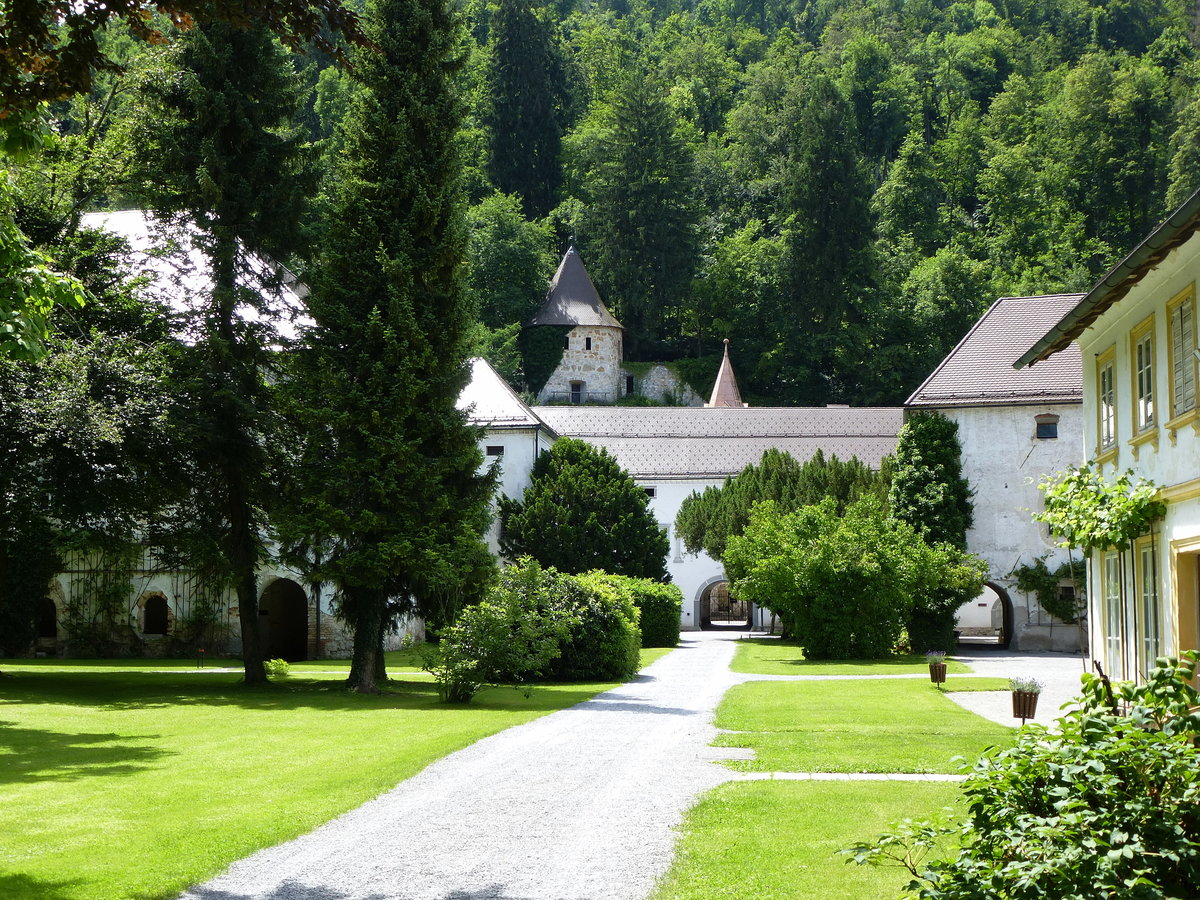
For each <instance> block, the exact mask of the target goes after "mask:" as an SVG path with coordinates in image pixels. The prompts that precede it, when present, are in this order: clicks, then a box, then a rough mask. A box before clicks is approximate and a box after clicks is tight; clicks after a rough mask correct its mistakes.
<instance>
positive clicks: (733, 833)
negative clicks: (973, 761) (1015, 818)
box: [652, 781, 958, 900]
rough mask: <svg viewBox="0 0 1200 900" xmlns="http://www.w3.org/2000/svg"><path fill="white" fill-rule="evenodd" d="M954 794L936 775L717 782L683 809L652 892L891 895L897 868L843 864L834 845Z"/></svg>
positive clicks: (668, 898)
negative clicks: (669, 859) (668, 861)
mask: <svg viewBox="0 0 1200 900" xmlns="http://www.w3.org/2000/svg"><path fill="white" fill-rule="evenodd" d="M957 798H958V791H957V786H956V785H953V784H945V783H912V782H818V781H759V782H751V783H742V784H727V785H724V786H723V787H720V788H717V789H716V790H715V791H712V792H710V793H709V794H707V795H706V796H705V798H704V799H703V800H702V801H701V802H700V803H699V804H698V805H697V806H695V807H694V808H693V809H692V810H691V812H689V813H688V816H687V821H686V822H685V824H684V834H683V836H682V837H681V839H680V842H679V844H678V848H677V851H676V856H675V862H674V865H673V866H672V867H671V870H670V871H669V872H668V873H667V875H666V876H665V877H664V879H663V880H662V881H661V882H660V884H659V886H658V888H657V889H656V891H655V892H654V894H653V895H652V900H884V898H887V900H894V898H896V897H898V896H900V894H901V892H902V890H903V888H904V886H905V885H906V884H907V883H908V881H909V876H908V873H907V872H906V871H904V870H902V869H898V868H876V867H873V866H858V865H854V864H847V862H846V859H847V858H846V857H844V856H840V855H838V851H839V850H842V849H844V848H846V847H849V846H851V845H852V844H854V843H856V842H859V841H870V840H874V839H875V838H876V837H877V836H878V835H879V834H880V833H881V832H883V831H885V830H887V828H888V826H889V825H891V824H892V823H893V822H895V821H897V820H899V819H903V818H905V817H908V816H912V815H914V814H918V815H920V814H925V813H932V812H934V811H936V810H938V809H941V808H942V807H944V806H950V805H953V804H954V803H955V802H956V801H957Z"/></svg>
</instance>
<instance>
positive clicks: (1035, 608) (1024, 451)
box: [941, 403, 1083, 650]
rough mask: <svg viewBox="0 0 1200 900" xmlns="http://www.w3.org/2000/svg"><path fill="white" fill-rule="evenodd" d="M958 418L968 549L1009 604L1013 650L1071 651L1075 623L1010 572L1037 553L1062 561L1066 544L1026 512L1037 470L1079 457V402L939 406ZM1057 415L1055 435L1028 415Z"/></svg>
mask: <svg viewBox="0 0 1200 900" xmlns="http://www.w3.org/2000/svg"><path fill="white" fill-rule="evenodd" d="M941 412H942V414H943V415H945V416H946V417H947V418H949V419H951V420H953V421H955V422H957V423H958V434H959V441H960V442H961V444H962V460H963V474H964V475H965V476H966V478H967V479H968V481H969V482H970V484H971V489H972V490H973V491H974V497H973V498H972V501H973V503H974V507H975V517H974V524H973V525H972V526H971V528H970V529H969V530H968V531H967V549H968V550H970V551H971V552H972V553H976V554H978V555H979V556H981V557H983V559H984V560H986V562H987V564H988V569H989V572H990V578H991V580H992V581H994V582H996V583H997V584H1000V585H1001V586H1003V587H1004V588H1005V589H1006V590H1007V591H1008V594H1009V597H1010V598H1011V600H1012V602H1013V613H1014V629H1013V631H1014V634H1013V644H1012V646H1013V648H1014V649H1050V648H1051V647H1052V648H1054V649H1063V650H1074V649H1076V648H1077V647H1078V644H1079V632H1078V629H1077V628H1075V627H1073V626H1066V625H1063V624H1061V623H1058V624H1055V620H1053V618H1052V617H1051V616H1050V615H1049V614H1048V613H1045V612H1044V611H1043V610H1042V609H1041V607H1040V606H1039V605H1038V602H1037V599H1036V598H1034V597H1028V596H1026V595H1024V594H1022V593H1021V592H1019V591H1017V590H1016V588H1015V586H1014V584H1013V578H1012V577H1011V576H1010V575H1009V573H1010V572H1012V570H1013V569H1014V568H1016V567H1017V566H1018V565H1029V564H1031V563H1032V562H1033V561H1034V560H1035V559H1036V558H1037V557H1039V556H1041V555H1042V554H1048V559H1047V561H1046V563H1047V565H1048V566H1049V567H1050V568H1051V569H1054V568H1057V567H1058V566H1059V565H1060V564H1062V563H1064V562H1066V559H1067V553H1066V551H1065V550H1062V549H1059V548H1058V547H1055V546H1054V543H1053V541H1051V540H1050V537H1049V534H1048V532H1047V530H1046V528H1045V526H1044V525H1041V524H1039V523H1037V522H1034V521H1033V518H1032V513H1033V512H1035V511H1037V510H1040V509H1042V494H1041V492H1040V491H1039V490H1038V489H1037V484H1038V482H1039V481H1040V480H1041V478H1042V476H1043V475H1049V474H1052V473H1054V472H1059V471H1062V470H1063V469H1065V468H1066V467H1067V466H1068V465H1078V464H1079V463H1080V461H1081V459H1082V457H1083V409H1082V406H1081V404H1078V403H1072V404H1038V405H1027V406H1009V405H1006V406H979V407H966V408H951V409H943V410H941ZM1042 413H1052V414H1054V415H1057V416H1059V421H1058V437H1057V438H1055V439H1051V440H1039V439H1038V438H1037V437H1036V422H1035V419H1034V417H1035V416H1037V415H1039V414H1042Z"/></svg>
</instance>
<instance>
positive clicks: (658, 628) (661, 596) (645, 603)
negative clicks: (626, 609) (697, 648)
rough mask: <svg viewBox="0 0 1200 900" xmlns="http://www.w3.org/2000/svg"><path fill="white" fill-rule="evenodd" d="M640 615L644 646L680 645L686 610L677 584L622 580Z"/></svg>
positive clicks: (646, 579)
mask: <svg viewBox="0 0 1200 900" xmlns="http://www.w3.org/2000/svg"><path fill="white" fill-rule="evenodd" d="M622 580H623V581H624V582H625V583H626V585H628V588H629V591H630V593H631V594H632V595H633V602H634V604H635V605H636V606H637V608H638V612H640V613H641V625H642V646H643V647H674V646H675V645H676V644H678V643H679V614H680V613H681V612H682V610H683V591H681V590H680V589H679V585H677V584H663V583H662V582H660V581H651V580H650V579H649V578H625V579H622Z"/></svg>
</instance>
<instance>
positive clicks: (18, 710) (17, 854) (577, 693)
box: [0, 651, 666, 900]
mask: <svg viewBox="0 0 1200 900" xmlns="http://www.w3.org/2000/svg"><path fill="white" fill-rule="evenodd" d="M663 652H666V651H662V652H659V651H650V652H649V653H647V654H646V655H645V659H646V660H647V661H648V660H650V659H654V658H657V657H658V656H661V655H662V653H663ZM150 665H153V666H154V667H157V668H159V671H152V670H151V669H150ZM194 665H195V664H194V662H193V664H192V668H191V669H190V670H189V669H187V668H186V667H184V666H179V667H175V670H174V671H172V670H171V669H172V667H170V666H168V667H167V671H165V672H164V671H162V670H161V668H162V667H161V666H160V664H159V662H158V661H155V662H154V663H153V664H148V665H143V664H141V663H139V664H136V665H128V664H126V665H119V664H112V665H103V666H102V665H99V664H97V663H91V662H89V663H86V664H84V665H82V666H75V665H73V664H69V663H63V662H62V661H57V662H56V663H55V664H53V665H51V664H50V663H49V661H47V662H46V663H42V662H41V661H39V662H38V663H35V664H32V665H30V664H29V661H13V662H12V663H11V664H10V663H4V664H2V665H0V671H3V672H5V673H6V674H5V675H4V676H3V677H2V678H0V834H3V835H4V840H3V841H0V898H4V900H32V898H38V900H117V898H120V900H149V898H161V897H171V896H174V895H175V894H177V893H178V892H179V891H181V890H182V889H184V888H186V887H187V886H188V885H190V884H193V883H195V882H198V881H201V880H203V879H205V878H207V877H210V876H212V875H214V874H216V873H217V872H219V871H221V870H222V869H224V868H225V867H226V866H227V865H229V864H230V863H231V862H233V861H234V860H236V859H240V858H241V857H244V856H247V855H248V854H250V853H252V852H254V851H255V850H258V849H260V848H262V847H267V846H271V845H273V844H278V843H280V842H282V841H285V840H289V839H291V838H293V837H295V836H297V835H299V834H303V833H304V832H307V831H310V830H311V829H313V828H314V827H316V826H317V825H319V824H321V823H322V822H325V821H327V820H329V819H331V818H333V817H334V816H336V815H339V814H340V813H342V812H345V811H346V810H349V809H352V808H353V807H355V806H357V805H359V804H361V803H363V802H364V801H366V800H368V799H370V798H371V797H374V796H376V795H378V794H379V793H381V792H383V791H385V790H387V789H389V788H391V787H392V786H394V785H395V784H397V783H398V782H400V781H402V780H404V779H405V778H408V777H409V776H411V775H413V774H415V773H416V772H418V771H420V770H421V769H422V768H424V767H425V766H426V765H428V764H429V763H430V762H432V761H434V760H435V759H438V758H440V757H442V756H445V755H446V754H448V753H451V752H453V751H455V750H458V749H460V748H462V747H465V746H467V745H468V744H470V743H472V742H474V741H476V740H478V739H480V738H482V737H485V736H487V735H489V734H493V733H495V732H497V731H500V730H502V729H505V728H508V727H510V726H512V725H517V724H521V723H523V722H527V721H530V720H531V719H534V718H537V717H538V716H541V715H544V714H546V713H548V712H552V711H554V710H557V709H562V708H564V707H567V706H571V705H573V704H575V703H578V702H580V701H582V700H586V699H587V698H589V697H591V696H593V695H594V694H596V693H597V692H598V691H601V690H604V689H607V688H609V687H612V685H610V684H571V685H548V686H541V687H538V688H536V689H535V690H534V691H533V693H532V694H531V695H530V696H529V697H525V696H524V695H523V694H522V693H520V692H518V691H515V690H513V689H511V688H494V689H490V690H486V691H484V692H482V693H481V694H480V695H479V696H478V697H477V698H476V700H475V701H474V702H472V703H471V704H470V705H464V706H451V705H446V704H443V703H440V702H439V701H438V698H437V692H436V687H435V686H434V684H433V683H432V682H430V681H428V680H423V679H415V678H409V677H404V676H401V678H400V679H399V680H395V681H392V682H390V684H389V685H388V688H387V690H386V691H385V692H384V693H382V694H380V695H378V696H364V695H359V694H354V693H350V692H348V691H346V690H344V689H343V688H342V686H341V684H340V681H341V679H342V678H343V677H344V676H343V675H342V674H340V673H338V672H336V671H335V672H332V673H320V674H314V675H311V676H310V675H306V674H304V669H305V668H306V667H305V666H304V665H300V666H296V667H294V668H293V670H292V671H293V674H292V675H291V676H290V677H288V678H286V679H281V680H277V681H275V682H273V683H272V684H270V685H269V686H266V687H263V688H261V689H254V690H250V689H247V688H245V687H244V686H242V685H240V684H238V680H239V677H238V675H237V674H236V673H219V672H214V671H211V669H208V670H197V669H195V668H194ZM320 665H322V666H326V667H327V666H328V663H326V662H324V661H322V663H320ZM418 826H419V823H414V827H418ZM451 852H452V850H451Z"/></svg>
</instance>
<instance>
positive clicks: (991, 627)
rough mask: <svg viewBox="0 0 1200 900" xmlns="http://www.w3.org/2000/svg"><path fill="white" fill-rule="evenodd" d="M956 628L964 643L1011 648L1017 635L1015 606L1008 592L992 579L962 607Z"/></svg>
mask: <svg viewBox="0 0 1200 900" xmlns="http://www.w3.org/2000/svg"><path fill="white" fill-rule="evenodd" d="M955 630H956V631H957V632H958V642H959V644H962V645H964V646H970V647H997V648H1001V649H1004V650H1007V649H1008V646H1009V644H1010V643H1012V634H1013V605H1012V598H1010V597H1009V596H1008V591H1006V590H1005V589H1004V588H1002V587H1001V586H1000V585H998V584H996V583H995V582H992V581H989V582H988V583H987V584H986V585H984V588H983V591H982V592H980V594H979V596H978V597H976V598H975V599H974V600H971V601H969V602H967V603H964V604H963V605H962V606H960V607H959V609H958V613H957V616H956V619H955Z"/></svg>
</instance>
